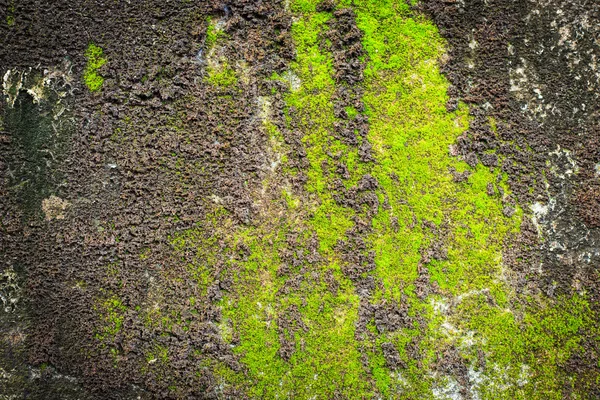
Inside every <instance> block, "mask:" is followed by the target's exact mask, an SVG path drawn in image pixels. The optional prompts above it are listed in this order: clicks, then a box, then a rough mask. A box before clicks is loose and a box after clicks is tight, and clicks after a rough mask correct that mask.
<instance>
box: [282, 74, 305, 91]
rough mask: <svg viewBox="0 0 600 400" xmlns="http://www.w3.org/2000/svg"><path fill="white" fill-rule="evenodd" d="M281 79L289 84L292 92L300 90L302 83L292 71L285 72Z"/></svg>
mask: <svg viewBox="0 0 600 400" xmlns="http://www.w3.org/2000/svg"><path fill="white" fill-rule="evenodd" d="M283 78H284V79H285V80H286V81H288V82H289V84H290V90H291V91H292V92H297V91H298V90H300V85H301V84H302V81H301V80H300V78H299V77H298V75H296V74H295V73H294V72H293V71H290V70H288V71H285V72H284V74H283Z"/></svg>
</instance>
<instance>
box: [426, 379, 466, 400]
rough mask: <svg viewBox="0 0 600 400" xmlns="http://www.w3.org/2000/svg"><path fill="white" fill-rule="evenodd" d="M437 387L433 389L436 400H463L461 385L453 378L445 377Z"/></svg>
mask: <svg viewBox="0 0 600 400" xmlns="http://www.w3.org/2000/svg"><path fill="white" fill-rule="evenodd" d="M440 381H441V382H438V384H437V385H436V386H434V387H433V388H432V394H433V398H434V399H436V400H462V399H463V397H462V396H461V394H460V385H459V384H458V382H457V381H456V379H454V378H453V377H451V376H444V377H443V378H442V379H440Z"/></svg>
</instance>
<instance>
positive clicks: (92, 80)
mask: <svg viewBox="0 0 600 400" xmlns="http://www.w3.org/2000/svg"><path fill="white" fill-rule="evenodd" d="M85 58H86V59H87V65H86V67H85V71H84V74H83V80H84V82H85V84H86V86H87V87H88V89H89V90H90V91H91V92H97V91H98V90H100V88H101V87H102V84H103V83H104V78H103V77H102V76H101V75H100V74H99V73H98V70H99V69H100V67H102V66H103V65H104V64H106V58H104V51H103V50H102V48H101V47H99V46H96V45H95V44H94V43H90V44H89V46H88V48H87V50H86V51H85Z"/></svg>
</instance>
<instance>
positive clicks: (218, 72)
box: [206, 62, 238, 88]
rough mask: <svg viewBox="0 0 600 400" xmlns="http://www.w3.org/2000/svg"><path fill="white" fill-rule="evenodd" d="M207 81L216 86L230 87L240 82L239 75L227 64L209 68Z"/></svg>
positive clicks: (223, 63)
mask: <svg viewBox="0 0 600 400" xmlns="http://www.w3.org/2000/svg"><path fill="white" fill-rule="evenodd" d="M207 72H208V75H207V77H206V81H207V82H208V83H210V84H211V85H214V86H220V87H224V88H227V87H230V86H234V85H236V84H237V82H238V78H237V74H236V73H235V71H234V70H233V68H231V67H230V66H229V65H228V64H227V63H226V62H222V63H221V64H219V65H214V66H209V67H208V68H207Z"/></svg>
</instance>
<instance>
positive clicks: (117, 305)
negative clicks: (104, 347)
mask: <svg viewBox="0 0 600 400" xmlns="http://www.w3.org/2000/svg"><path fill="white" fill-rule="evenodd" d="M96 310H97V311H98V312H99V313H100V314H101V316H102V317H101V318H102V320H103V324H104V326H103V328H102V329H100V330H99V331H98V332H96V339H98V340H101V341H104V340H108V341H109V342H111V341H112V340H114V338H115V336H116V335H117V334H118V333H119V332H120V331H121V329H122V328H123V321H124V318H125V316H124V314H125V311H126V310H127V308H126V307H125V305H124V304H123V303H122V301H121V300H120V299H119V298H118V297H116V296H111V297H109V298H107V299H106V300H104V301H103V302H102V303H101V305H100V306H97V307H96Z"/></svg>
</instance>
